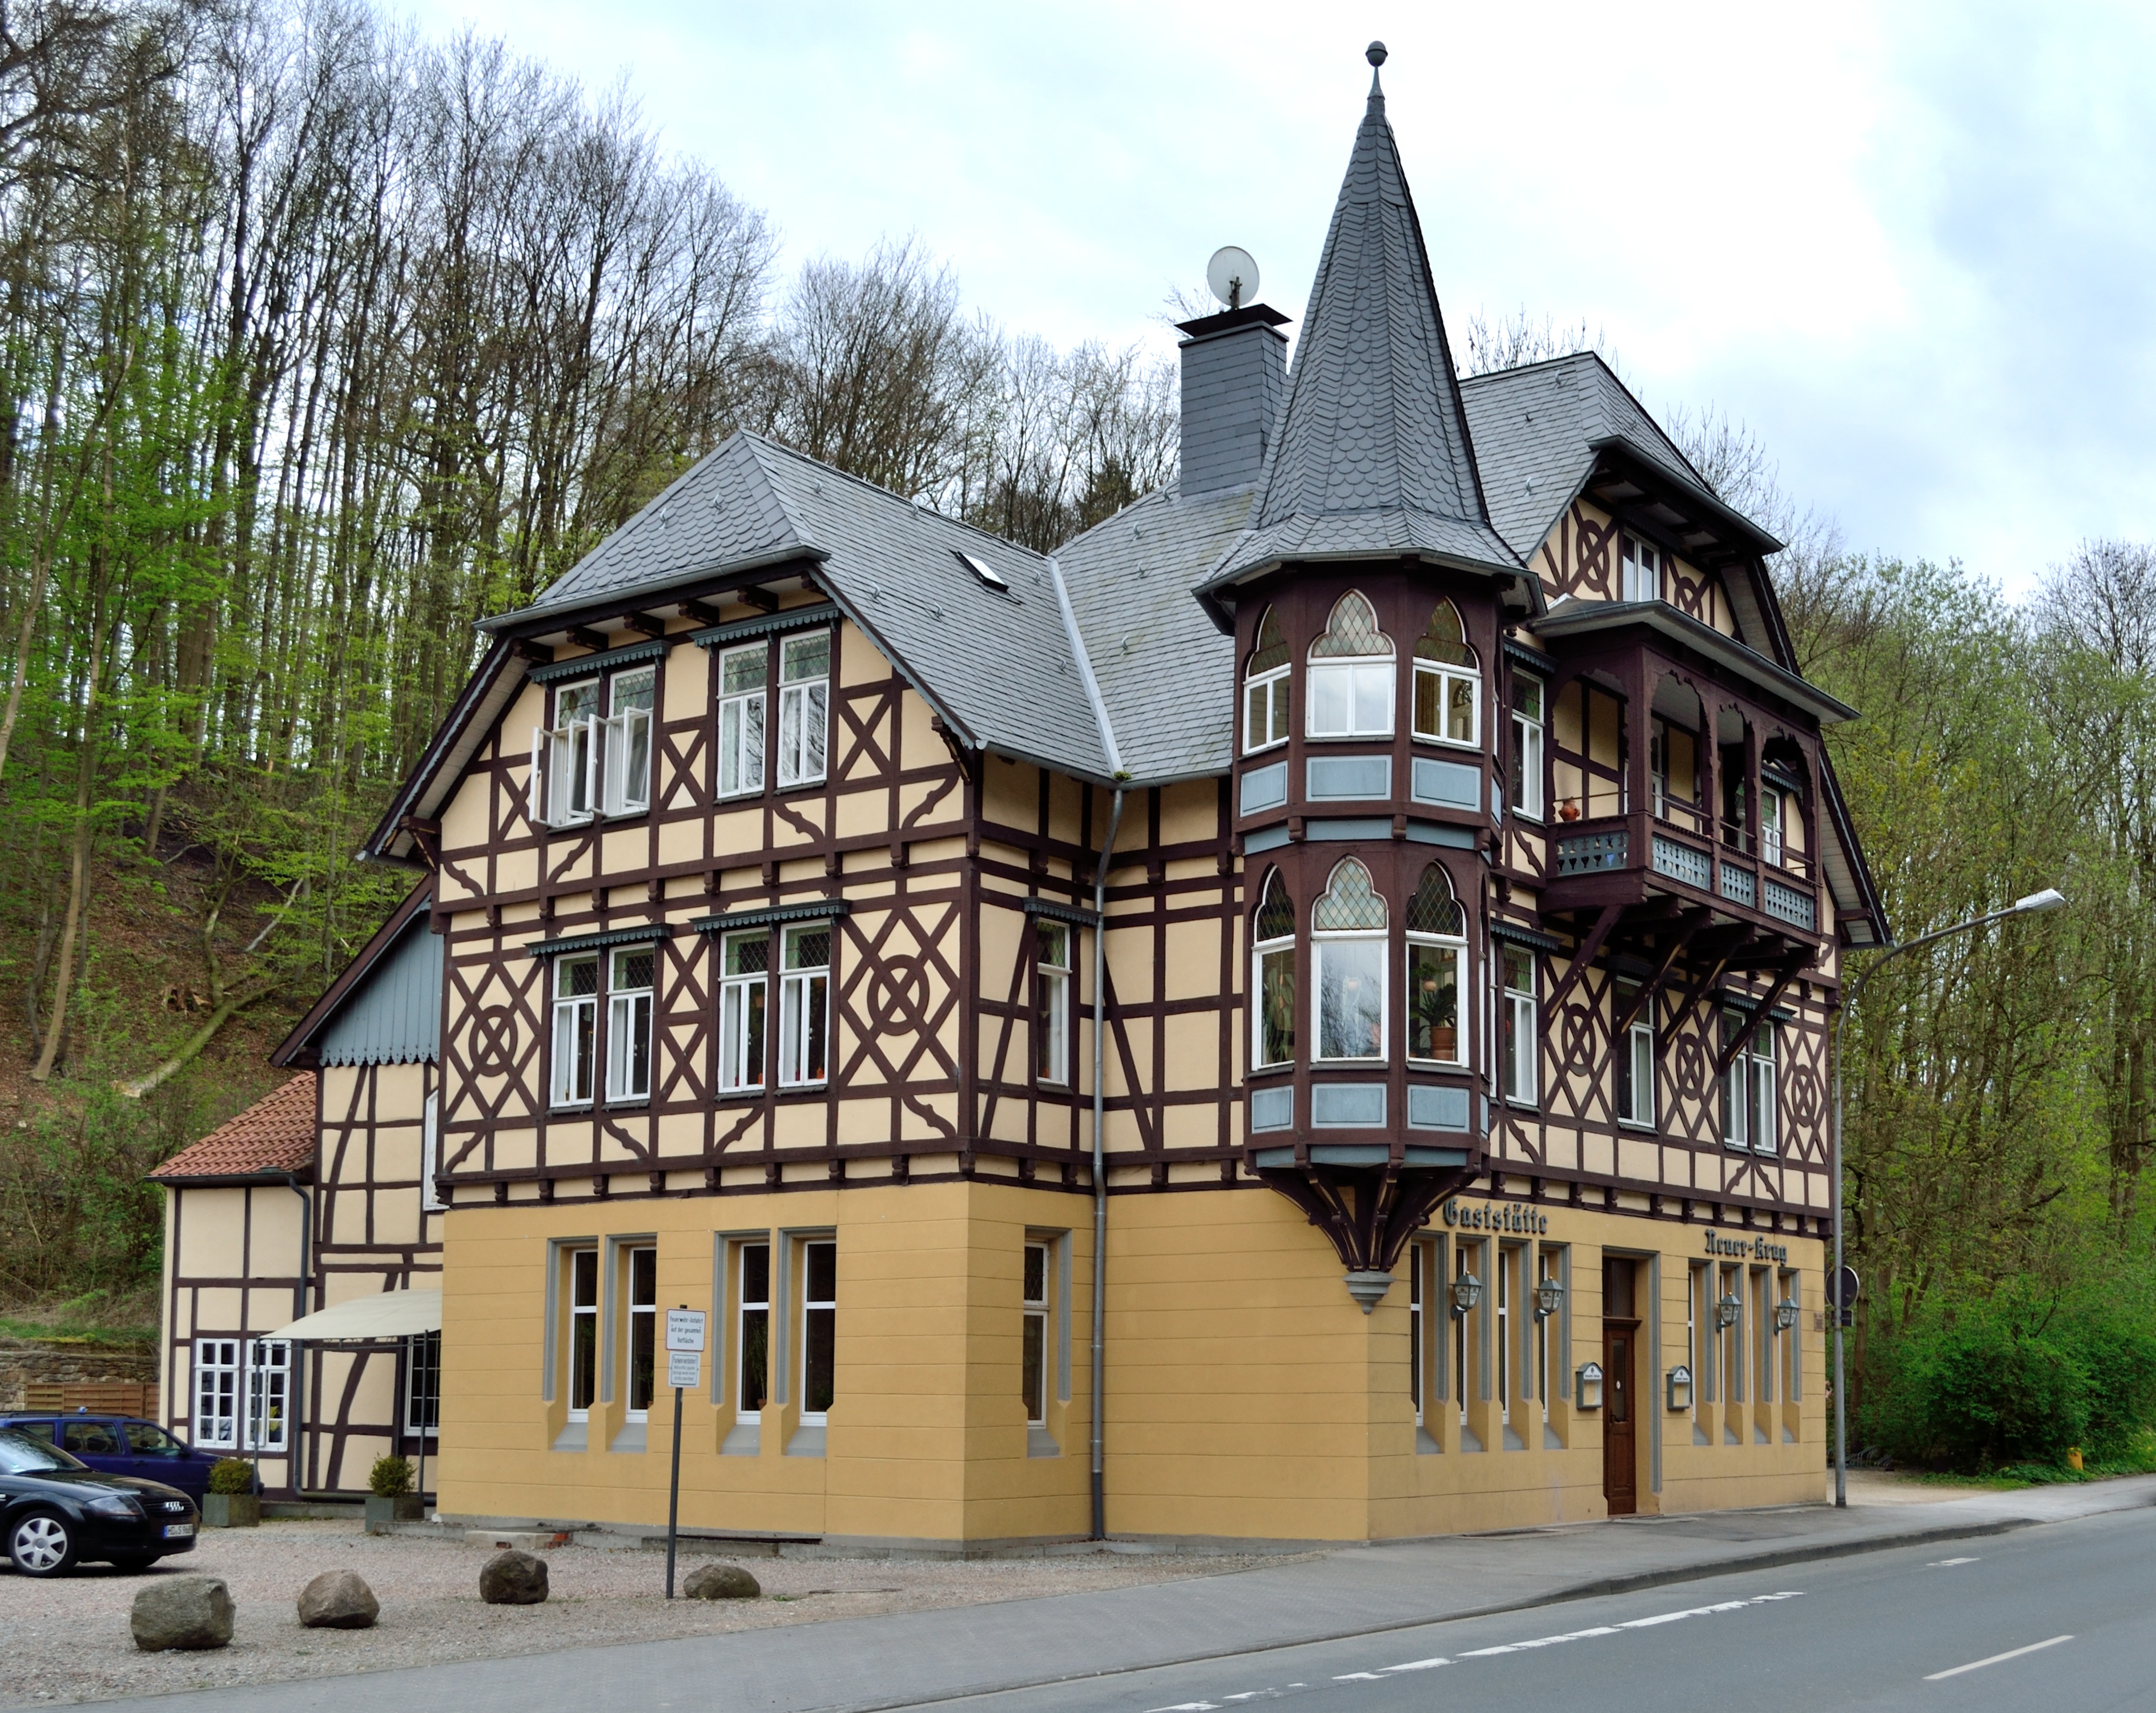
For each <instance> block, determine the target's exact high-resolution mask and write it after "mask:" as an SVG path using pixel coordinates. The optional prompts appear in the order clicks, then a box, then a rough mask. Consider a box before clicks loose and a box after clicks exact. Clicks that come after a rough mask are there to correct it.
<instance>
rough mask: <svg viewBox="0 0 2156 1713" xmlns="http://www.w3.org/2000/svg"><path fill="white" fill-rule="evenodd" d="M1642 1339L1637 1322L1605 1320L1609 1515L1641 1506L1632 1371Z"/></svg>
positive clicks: (1604, 1432) (1628, 1512)
mask: <svg viewBox="0 0 2156 1713" xmlns="http://www.w3.org/2000/svg"><path fill="white" fill-rule="evenodd" d="M1639 1341H1640V1323H1639V1322H1638V1321H1604V1322H1603V1323H1602V1494H1603V1497H1604V1498H1605V1499H1607V1500H1609V1515H1610V1516H1631V1515H1632V1513H1633V1512H1634V1510H1636V1509H1637V1508H1638V1505H1639V1480H1640V1476H1639V1449H1638V1441H1637V1439H1635V1425H1634V1421H1633V1417H1634V1414H1635V1408H1634V1398H1633V1395H1632V1394H1633V1386H1632V1370H1633V1368H1634V1367H1635V1359H1636V1357H1637V1351H1635V1348H1634V1346H1636V1345H1637V1344H1638V1343H1639Z"/></svg>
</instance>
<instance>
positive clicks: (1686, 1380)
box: [1669, 1362, 1691, 1410]
mask: <svg viewBox="0 0 2156 1713" xmlns="http://www.w3.org/2000/svg"><path fill="white" fill-rule="evenodd" d="M1669 1398H1670V1408H1671V1409H1673V1410H1688V1409H1690V1408H1691V1369H1690V1368H1687V1367H1686V1366H1685V1365H1684V1364H1683V1363H1682V1362H1679V1363H1678V1364H1677V1365H1676V1367H1674V1368H1672V1369H1671V1370H1670V1377H1669Z"/></svg>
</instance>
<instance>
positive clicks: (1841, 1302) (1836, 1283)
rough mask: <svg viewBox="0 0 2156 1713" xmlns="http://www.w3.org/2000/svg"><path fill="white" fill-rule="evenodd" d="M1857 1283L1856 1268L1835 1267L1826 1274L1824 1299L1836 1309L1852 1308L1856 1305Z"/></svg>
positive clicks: (1858, 1282)
mask: <svg viewBox="0 0 2156 1713" xmlns="http://www.w3.org/2000/svg"><path fill="white" fill-rule="evenodd" d="M1859 1284H1860V1281H1859V1280H1858V1279H1857V1276H1856V1269H1855V1268H1854V1267H1841V1268H1837V1269H1835V1271H1834V1272H1832V1273H1830V1274H1828V1275H1827V1281H1826V1300H1828V1301H1829V1302H1830V1303H1832V1304H1833V1305H1835V1307H1836V1308H1837V1309H1853V1308H1855V1307H1856V1294H1857V1290H1858V1286H1859Z"/></svg>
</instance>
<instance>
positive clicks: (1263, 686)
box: [1243, 662, 1295, 756]
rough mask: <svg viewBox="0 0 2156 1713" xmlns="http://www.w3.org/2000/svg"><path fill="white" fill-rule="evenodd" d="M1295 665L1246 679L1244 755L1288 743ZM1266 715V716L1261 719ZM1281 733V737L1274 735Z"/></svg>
mask: <svg viewBox="0 0 2156 1713" xmlns="http://www.w3.org/2000/svg"><path fill="white" fill-rule="evenodd" d="M1294 669H1295V668H1294V664H1293V663H1292V662H1285V663H1283V664H1281V665H1278V666H1276V667H1274V668H1272V669H1270V671H1267V672H1260V673H1255V674H1252V675H1251V676H1250V677H1248V678H1246V679H1245V680H1243V753H1244V754H1245V755H1246V756H1255V755H1256V754H1257V753H1258V752H1259V751H1260V750H1270V749H1274V748H1276V747H1278V746H1280V745H1281V744H1284V743H1286V741H1288V736H1289V731H1290V727H1289V726H1288V712H1289V705H1288V679H1289V676H1290V674H1292V673H1293V671H1294ZM1261 715H1262V717H1260V716H1261ZM1275 732H1278V733H1279V736H1273V734H1274V733H1275Z"/></svg>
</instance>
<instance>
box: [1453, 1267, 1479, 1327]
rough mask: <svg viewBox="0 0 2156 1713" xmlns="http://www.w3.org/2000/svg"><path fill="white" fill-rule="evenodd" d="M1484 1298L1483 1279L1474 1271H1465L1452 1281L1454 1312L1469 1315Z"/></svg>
mask: <svg viewBox="0 0 2156 1713" xmlns="http://www.w3.org/2000/svg"><path fill="white" fill-rule="evenodd" d="M1481 1300H1482V1281H1481V1280H1479V1279H1477V1278H1476V1276H1475V1275H1474V1274H1472V1273H1463V1274H1460V1277H1459V1278H1457V1279H1455V1280H1453V1281H1452V1312H1453V1313H1454V1314H1455V1315H1460V1316H1467V1315H1471V1314H1473V1313H1474V1312H1475V1305H1476V1304H1477V1303H1479V1302H1481Z"/></svg>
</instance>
